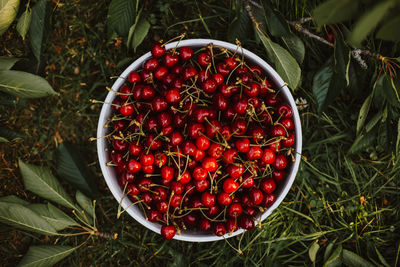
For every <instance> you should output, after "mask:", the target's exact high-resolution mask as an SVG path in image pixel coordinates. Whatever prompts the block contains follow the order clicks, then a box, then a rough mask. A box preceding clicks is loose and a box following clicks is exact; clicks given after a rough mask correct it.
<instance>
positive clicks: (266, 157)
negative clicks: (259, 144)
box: [262, 148, 275, 164]
mask: <svg viewBox="0 0 400 267" xmlns="http://www.w3.org/2000/svg"><path fill="white" fill-rule="evenodd" d="M262 161H263V162H264V163H265V164H272V163H274V161H275V152H274V151H273V150H272V149H269V148H266V149H264V153H263V155H262Z"/></svg>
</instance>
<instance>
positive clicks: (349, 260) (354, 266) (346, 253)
mask: <svg viewBox="0 0 400 267" xmlns="http://www.w3.org/2000/svg"><path fill="white" fill-rule="evenodd" d="M343 263H344V264H345V265H346V266H349V267H358V266H363V267H373V266H375V265H374V264H372V263H370V262H369V261H367V260H365V259H363V258H362V257H360V256H359V255H357V254H355V253H354V252H351V251H350V250H347V249H343Z"/></svg>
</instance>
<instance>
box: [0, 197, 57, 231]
mask: <svg viewBox="0 0 400 267" xmlns="http://www.w3.org/2000/svg"><path fill="white" fill-rule="evenodd" d="M0 222H1V223H4V224H7V225H10V226H12V227H15V228H18V229H22V230H27V231H32V232H35V233H39V234H43V235H57V231H56V229H54V227H53V226H52V225H51V224H49V223H48V222H47V221H46V220H45V219H43V218H42V217H40V216H39V215H38V214H36V213H35V212H33V211H32V210H30V209H29V208H27V207H26V206H23V205H20V204H15V203H10V202H0Z"/></svg>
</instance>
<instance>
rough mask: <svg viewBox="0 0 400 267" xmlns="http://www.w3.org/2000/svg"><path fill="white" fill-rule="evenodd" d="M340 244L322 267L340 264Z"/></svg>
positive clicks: (333, 266)
mask: <svg viewBox="0 0 400 267" xmlns="http://www.w3.org/2000/svg"><path fill="white" fill-rule="evenodd" d="M342 252H343V251H342V245H338V246H337V248H336V249H335V250H334V251H333V252H332V254H331V256H330V257H329V258H328V259H327V260H326V261H325V263H324V265H323V267H336V266H338V267H339V266H342Z"/></svg>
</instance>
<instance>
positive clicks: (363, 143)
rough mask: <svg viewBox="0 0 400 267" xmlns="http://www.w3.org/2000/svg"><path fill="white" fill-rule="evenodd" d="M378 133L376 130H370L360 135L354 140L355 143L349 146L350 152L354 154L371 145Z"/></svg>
mask: <svg viewBox="0 0 400 267" xmlns="http://www.w3.org/2000/svg"><path fill="white" fill-rule="evenodd" d="M376 135H377V132H376V131H370V132H367V133H362V134H360V135H358V136H357V138H356V140H354V143H353V144H352V145H351V147H350V148H349V151H348V153H349V154H354V153H357V152H359V151H361V150H364V149H366V148H368V147H370V146H371V145H372V144H373V142H374V141H375V138H376Z"/></svg>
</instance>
